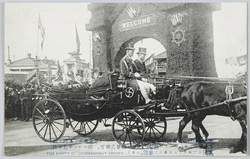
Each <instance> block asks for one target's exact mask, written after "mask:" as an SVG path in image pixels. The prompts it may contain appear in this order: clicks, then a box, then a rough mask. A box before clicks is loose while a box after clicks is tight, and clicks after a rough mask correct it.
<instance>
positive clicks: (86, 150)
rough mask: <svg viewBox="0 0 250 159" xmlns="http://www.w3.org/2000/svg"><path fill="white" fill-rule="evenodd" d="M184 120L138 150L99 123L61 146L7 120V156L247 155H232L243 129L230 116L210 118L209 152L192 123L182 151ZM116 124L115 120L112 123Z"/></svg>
mask: <svg viewBox="0 0 250 159" xmlns="http://www.w3.org/2000/svg"><path fill="white" fill-rule="evenodd" d="M180 120H181V118H179V117H178V118H167V132H166V134H165V135H164V137H163V138H162V139H161V140H160V141H159V142H156V143H147V142H146V143H145V145H144V146H143V148H142V147H139V148H136V149H123V148H121V146H119V145H118V143H117V142H116V141H115V140H114V138H113V136H112V127H104V126H103V123H99V125H98V127H97V129H96V130H95V131H94V132H93V133H92V134H90V135H88V136H78V135H77V134H76V133H74V132H73V131H72V129H71V127H69V128H67V129H66V132H65V134H64V136H63V138H62V139H61V140H59V141H58V142H57V143H49V142H44V141H43V140H42V139H40V138H39V137H38V136H37V134H36V133H35V131H34V129H33V125H32V122H31V121H29V122H21V121H5V130H4V153H5V155H6V156H36V157H38V156H47V157H49V156H50V157H52V156H53V157H55V156H57V157H58V156H183V155H185V156H245V154H242V153H241V152H238V153H236V154H230V153H229V151H230V147H231V146H233V145H234V144H235V143H236V142H238V141H239V138H240V137H241V127H240V125H239V123H238V122H237V121H232V120H231V119H230V118H229V117H221V116H212V115H211V116H207V117H206V119H205V120H204V121H203V125H204V126H205V128H206V129H207V131H208V133H209V137H208V141H207V144H208V149H207V151H205V150H204V149H200V148H198V147H197V146H198V145H197V144H196V143H195V142H194V141H195V140H194V133H193V132H192V129H191V123H189V124H188V125H187V127H186V128H185V129H184V132H183V141H184V142H185V143H184V144H182V148H178V146H177V145H178V144H177V143H176V136H177V132H178V127H179V121H180ZM108 123H112V119H110V120H109V121H108Z"/></svg>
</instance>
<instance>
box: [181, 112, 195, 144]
mask: <svg viewBox="0 0 250 159" xmlns="http://www.w3.org/2000/svg"><path fill="white" fill-rule="evenodd" d="M191 119H192V117H191V115H190V114H187V115H185V116H184V118H183V119H182V120H181V121H180V122H179V131H178V135H177V142H180V143H181V142H182V132H183V129H184V128H185V127H186V125H187V124H188V123H189V122H190V121H191Z"/></svg>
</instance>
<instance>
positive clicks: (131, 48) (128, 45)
mask: <svg viewBox="0 0 250 159" xmlns="http://www.w3.org/2000/svg"><path fill="white" fill-rule="evenodd" d="M125 50H135V48H134V43H127V44H126V46H125Z"/></svg>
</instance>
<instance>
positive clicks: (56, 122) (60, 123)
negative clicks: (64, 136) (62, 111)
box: [54, 121, 64, 125]
mask: <svg viewBox="0 0 250 159" xmlns="http://www.w3.org/2000/svg"><path fill="white" fill-rule="evenodd" d="M54 123H56V124H59V125H64V124H62V123H58V122H56V121H54Z"/></svg>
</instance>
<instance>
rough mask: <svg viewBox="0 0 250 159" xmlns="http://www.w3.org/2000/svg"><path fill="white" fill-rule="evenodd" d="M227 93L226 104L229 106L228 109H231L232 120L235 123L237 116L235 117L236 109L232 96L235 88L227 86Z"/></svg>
mask: <svg viewBox="0 0 250 159" xmlns="http://www.w3.org/2000/svg"><path fill="white" fill-rule="evenodd" d="M225 93H226V100H225V104H226V105H227V107H228V109H229V115H230V118H231V119H232V120H233V121H235V120H236V118H235V116H234V115H233V114H234V113H235V111H234V109H233V108H232V104H231V102H232V94H233V93H234V87H233V85H231V84H228V85H227V86H226V89H225Z"/></svg>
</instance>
